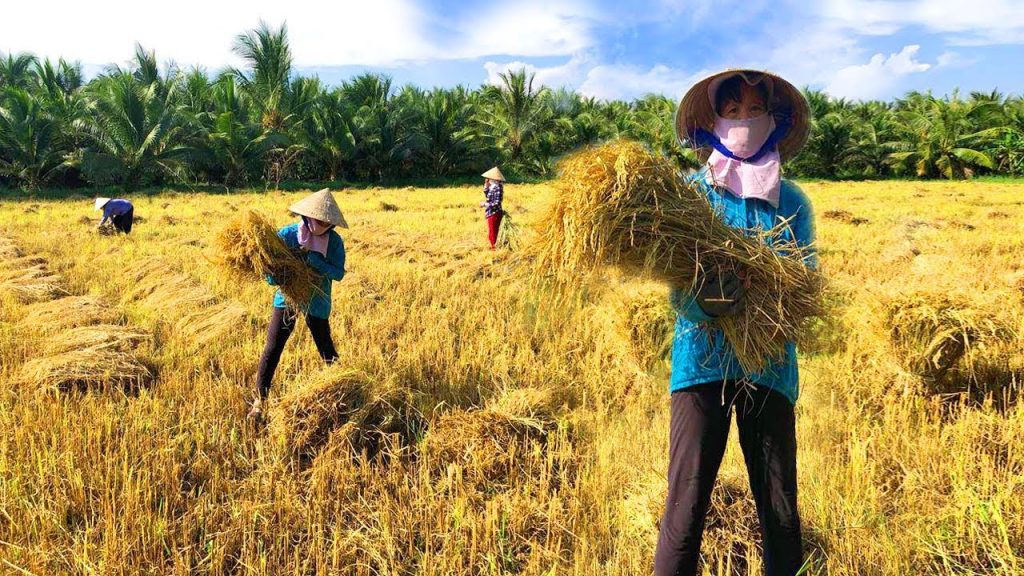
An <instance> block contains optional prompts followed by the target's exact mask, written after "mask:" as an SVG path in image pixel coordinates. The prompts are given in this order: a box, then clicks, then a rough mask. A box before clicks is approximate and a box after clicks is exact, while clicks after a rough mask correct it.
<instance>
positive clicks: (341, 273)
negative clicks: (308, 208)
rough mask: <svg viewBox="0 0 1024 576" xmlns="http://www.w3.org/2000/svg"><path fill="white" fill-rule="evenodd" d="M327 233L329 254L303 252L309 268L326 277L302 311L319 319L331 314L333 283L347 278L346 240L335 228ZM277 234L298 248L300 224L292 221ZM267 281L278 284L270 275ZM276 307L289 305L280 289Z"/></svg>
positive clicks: (287, 243)
mask: <svg viewBox="0 0 1024 576" xmlns="http://www.w3.org/2000/svg"><path fill="white" fill-rule="evenodd" d="M327 234H328V235H329V236H328V239H327V256H326V257H324V256H323V255H321V254H320V253H319V252H313V251H308V252H303V256H302V257H303V259H304V260H305V261H306V264H307V265H309V267H311V268H312V269H314V270H316V271H317V272H319V273H320V274H321V275H322V276H323V280H321V281H320V290H319V292H317V293H316V294H315V295H314V296H313V299H312V300H310V301H309V306H308V307H306V309H305V310H303V312H305V313H306V314H309V315H310V316H314V317H316V318H327V317H328V316H330V315H331V284H332V283H333V282H335V281H337V280H341V279H342V278H344V277H345V243H344V242H343V241H342V240H341V236H339V235H338V233H337V232H335V231H334V230H331V231H330V232H327ZM277 235H278V236H280V237H281V240H284V243H285V244H286V245H288V247H289V248H293V249H297V248H298V247H299V225H298V224H291V225H289V226H285V227H284V228H281V229H280V230H278V232H277ZM267 283H268V284H271V285H274V286H276V285H277V282H276V281H275V280H274V278H273V277H272V276H269V275H268V276H267ZM274 307H275V308H286V307H287V303H286V302H285V299H284V294H282V293H281V290H278V291H277V293H276V294H274Z"/></svg>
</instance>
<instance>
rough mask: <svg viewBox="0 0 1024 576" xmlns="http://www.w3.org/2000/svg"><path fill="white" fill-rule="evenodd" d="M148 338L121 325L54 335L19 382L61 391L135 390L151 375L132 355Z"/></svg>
mask: <svg viewBox="0 0 1024 576" xmlns="http://www.w3.org/2000/svg"><path fill="white" fill-rule="evenodd" d="M148 339H149V337H148V336H147V335H146V334H144V333H141V332H138V331H135V330H132V329H130V328H127V327H125V326H120V325H116V324H114V325H105V324H104V325H94V326H84V327H80V328H74V329H71V330H66V331H63V332H59V333H55V334H53V335H52V336H51V337H49V338H48V339H47V340H46V341H45V343H44V345H43V349H42V354H40V355H38V356H37V357H36V358H33V359H32V360H30V361H29V362H27V363H26V364H25V365H24V366H22V371H21V381H22V382H24V383H26V384H27V385H30V386H34V387H48V388H53V389H56V390H60V391H68V390H72V389H78V390H83V391H84V390H88V389H92V388H102V387H104V386H116V387H120V388H129V389H132V388H135V387H138V386H142V385H145V384H147V383H149V382H151V381H152V380H153V377H154V375H153V373H152V372H151V371H150V370H149V368H147V367H146V366H145V365H144V364H143V363H142V362H140V361H139V359H138V358H137V356H136V354H135V350H136V348H138V346H140V345H141V344H143V343H144V342H146V341H147V340H148Z"/></svg>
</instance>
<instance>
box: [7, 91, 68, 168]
mask: <svg viewBox="0 0 1024 576" xmlns="http://www.w3.org/2000/svg"><path fill="white" fill-rule="evenodd" d="M60 139H61V134H60V122H59V121H58V120H56V119H54V118H53V117H52V116H50V115H49V114H48V113H47V112H46V110H44V109H43V107H42V105H41V102H40V100H39V99H37V98H34V97H33V96H32V95H31V94H30V93H29V92H28V91H26V90H22V89H19V88H11V87H9V88H7V89H6V90H5V91H4V94H3V97H2V99H0V150H2V153H0V175H2V176H6V177H8V178H12V179H13V180H15V181H17V182H21V183H22V184H23V185H24V186H25V187H27V188H35V187H37V186H39V185H40V184H44V183H47V182H50V181H52V180H53V179H54V178H55V177H56V175H57V174H58V173H59V172H60V171H61V170H62V169H64V168H65V167H66V164H65V160H66V158H65V153H64V150H63V149H62V148H61V147H60Z"/></svg>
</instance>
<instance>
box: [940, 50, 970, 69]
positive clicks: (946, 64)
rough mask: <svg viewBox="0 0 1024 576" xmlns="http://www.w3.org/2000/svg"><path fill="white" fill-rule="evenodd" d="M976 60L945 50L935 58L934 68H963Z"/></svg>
mask: <svg viewBox="0 0 1024 576" xmlns="http://www.w3.org/2000/svg"><path fill="white" fill-rule="evenodd" d="M975 62H977V60H975V59H973V58H964V57H963V56H961V55H960V54H959V53H957V52H950V51H946V52H943V53H942V54H939V57H938V58H936V59H935V67H936V68H963V67H965V66H970V65H971V64H974V63H975Z"/></svg>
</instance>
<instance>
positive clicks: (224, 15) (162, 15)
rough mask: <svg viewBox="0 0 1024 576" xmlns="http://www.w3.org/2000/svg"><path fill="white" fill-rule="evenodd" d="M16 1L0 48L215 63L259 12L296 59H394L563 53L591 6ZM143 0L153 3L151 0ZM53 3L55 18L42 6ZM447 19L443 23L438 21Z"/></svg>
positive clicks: (403, 0)
mask: <svg viewBox="0 0 1024 576" xmlns="http://www.w3.org/2000/svg"><path fill="white" fill-rule="evenodd" d="M43 4H44V3H40V2H34V3H33V2H15V3H12V4H11V5H10V6H7V5H5V6H4V16H3V18H2V19H0V51H2V52H23V51H25V52H32V53H34V54H36V55H37V56H42V57H49V58H57V57H59V56H63V57H65V58H68V59H73V60H80V61H82V62H85V63H89V64H107V63H123V62H126V61H127V60H129V59H130V58H131V57H132V55H133V54H134V46H135V43H136V42H141V43H142V45H143V46H144V47H145V48H146V49H149V50H155V51H156V54H157V58H158V59H159V60H160V61H161V62H165V61H169V60H173V61H175V62H177V63H178V64H180V65H194V64H198V65H203V66H206V67H208V68H212V69H216V68H219V67H222V66H225V65H235V66H237V65H239V64H241V62H240V61H239V59H238V58H237V57H236V56H235V55H234V54H232V52H231V46H232V44H233V43H234V40H235V37H236V36H237V35H238V34H240V33H242V32H245V31H247V30H251V29H253V28H255V27H256V26H257V24H258V22H259V21H260V20H261V19H262V20H264V21H266V22H267V23H268V24H270V25H271V26H275V27H276V26H278V25H280V24H281V23H283V22H286V23H287V25H288V38H289V41H290V43H291V47H292V54H293V55H294V58H295V64H296V65H297V66H344V65H364V66H393V65H396V64H401V63H403V62H409V61H424V60H434V59H458V58H479V57H482V56H488V55H499V54H500V55H511V56H518V57H538V56H561V55H570V54H574V53H577V52H579V51H581V50H583V49H585V48H587V47H589V46H592V45H593V44H594V42H595V40H594V38H593V36H592V34H591V26H592V25H593V23H594V21H593V19H592V14H591V13H590V11H589V9H588V8H586V7H584V6H582V5H580V4H577V3H575V2H570V1H565V0H552V1H551V2H546V3H545V2H540V1H536V0H530V1H529V2H515V1H514V0H507V1H500V2H492V3H490V4H488V6H489V8H487V9H484V10H482V11H480V10H477V11H474V12H472V14H471V15H470V16H468V17H467V18H465V19H463V20H461V21H459V20H456V21H455V22H454V23H448V22H447V21H443V20H444V19H445V18H447V15H445V14H430V13H428V12H427V11H426V8H423V7H422V4H421V3H420V2H417V1H416V0H373V1H371V2H358V1H354V0H342V1H336V2H317V1H315V0H290V1H289V2H285V3H282V2H278V1H274V0H249V1H247V2H245V3H235V2H218V1H211V0H177V1H176V2H175V3H174V6H173V9H170V10H169V9H166V7H165V6H157V5H153V4H149V3H139V2H132V1H128V0H98V1H93V2H81V1H80V0H75V1H58V2H49V3H45V4H46V5H45V6H43ZM150 6H153V7H152V8H150ZM52 13H59V14H60V17H59V18H50V17H48V15H49V14H52ZM446 26H448V28H446Z"/></svg>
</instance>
